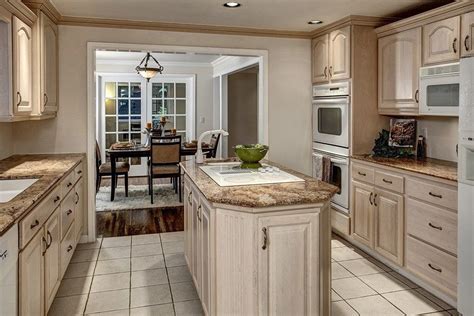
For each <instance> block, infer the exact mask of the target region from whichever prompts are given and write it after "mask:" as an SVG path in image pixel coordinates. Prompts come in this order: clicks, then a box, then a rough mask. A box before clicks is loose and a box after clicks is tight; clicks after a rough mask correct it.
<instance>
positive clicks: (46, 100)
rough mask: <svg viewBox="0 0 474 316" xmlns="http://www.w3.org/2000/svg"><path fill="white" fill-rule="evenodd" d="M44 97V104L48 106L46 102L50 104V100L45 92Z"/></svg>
mask: <svg viewBox="0 0 474 316" xmlns="http://www.w3.org/2000/svg"><path fill="white" fill-rule="evenodd" d="M43 97H44V103H43V105H44V106H46V104H48V101H49V99H48V95H47V94H46V93H45V94H43Z"/></svg>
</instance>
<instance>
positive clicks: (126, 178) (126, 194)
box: [125, 172, 128, 197]
mask: <svg viewBox="0 0 474 316" xmlns="http://www.w3.org/2000/svg"><path fill="white" fill-rule="evenodd" d="M125 196H126V197H128V172H127V173H126V174H125Z"/></svg>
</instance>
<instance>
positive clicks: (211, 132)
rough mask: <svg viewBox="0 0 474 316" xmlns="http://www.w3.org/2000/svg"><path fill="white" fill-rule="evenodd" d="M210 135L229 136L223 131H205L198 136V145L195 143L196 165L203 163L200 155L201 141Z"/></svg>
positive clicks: (201, 154) (202, 157)
mask: <svg viewBox="0 0 474 316" xmlns="http://www.w3.org/2000/svg"><path fill="white" fill-rule="evenodd" d="M210 134H222V136H229V133H228V132H226V131H224V130H223V129H215V130H212V131H206V132H204V133H202V134H201V135H199V138H198V143H197V151H196V163H203V162H204V154H203V153H202V140H203V138H204V137H206V136H207V135H210Z"/></svg>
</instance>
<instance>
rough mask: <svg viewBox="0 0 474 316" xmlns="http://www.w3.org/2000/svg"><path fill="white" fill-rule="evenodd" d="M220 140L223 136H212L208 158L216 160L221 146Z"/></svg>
mask: <svg viewBox="0 0 474 316" xmlns="http://www.w3.org/2000/svg"><path fill="white" fill-rule="evenodd" d="M220 138H221V134H212V135H211V140H210V141H209V148H210V149H211V150H210V151H209V152H208V153H207V154H206V158H216V155H217V147H218V146H219V140H220Z"/></svg>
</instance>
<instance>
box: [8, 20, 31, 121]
mask: <svg viewBox="0 0 474 316" xmlns="http://www.w3.org/2000/svg"><path fill="white" fill-rule="evenodd" d="M32 36H33V35H32V31H31V27H29V26H28V25H27V24H26V23H24V22H22V21H21V20H20V19H18V18H17V17H15V16H14V17H13V54H12V56H13V60H12V68H13V105H14V106H13V113H14V114H15V115H22V114H25V113H26V114H30V113H31V112H32V111H33V104H32V94H33V92H32V83H33V72H32V59H33V50H32V45H33V44H32V42H33V38H32Z"/></svg>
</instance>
